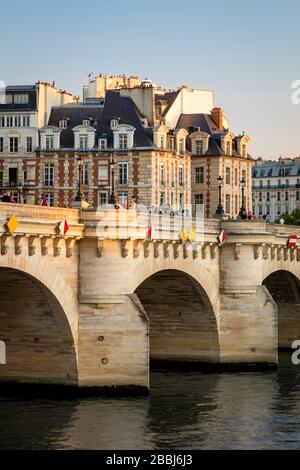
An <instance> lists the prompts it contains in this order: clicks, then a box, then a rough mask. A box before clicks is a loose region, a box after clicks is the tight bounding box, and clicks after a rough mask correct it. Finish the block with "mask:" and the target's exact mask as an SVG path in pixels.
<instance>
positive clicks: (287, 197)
mask: <svg viewBox="0 0 300 470" xmlns="http://www.w3.org/2000/svg"><path fill="white" fill-rule="evenodd" d="M285 200H286V201H288V200H289V193H288V191H286V193H285Z"/></svg>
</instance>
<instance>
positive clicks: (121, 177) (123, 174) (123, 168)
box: [118, 162, 128, 185]
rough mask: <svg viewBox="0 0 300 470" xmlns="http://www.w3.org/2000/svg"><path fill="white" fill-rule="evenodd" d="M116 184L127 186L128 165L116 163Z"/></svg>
mask: <svg viewBox="0 0 300 470" xmlns="http://www.w3.org/2000/svg"><path fill="white" fill-rule="evenodd" d="M118 183H119V184H120V185H126V184H128V163H127V162H124V163H118Z"/></svg>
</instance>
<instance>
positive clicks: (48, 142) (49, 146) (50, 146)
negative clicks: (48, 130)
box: [46, 135, 54, 152]
mask: <svg viewBox="0 0 300 470" xmlns="http://www.w3.org/2000/svg"><path fill="white" fill-rule="evenodd" d="M53 147H54V138H53V135H46V150H47V151H48V152H49V151H51V150H52V149H53Z"/></svg>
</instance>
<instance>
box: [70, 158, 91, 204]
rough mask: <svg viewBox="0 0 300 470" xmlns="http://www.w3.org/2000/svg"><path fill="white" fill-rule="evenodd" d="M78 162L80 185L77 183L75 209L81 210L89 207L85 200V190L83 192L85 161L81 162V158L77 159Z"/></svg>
mask: <svg viewBox="0 0 300 470" xmlns="http://www.w3.org/2000/svg"><path fill="white" fill-rule="evenodd" d="M77 161H78V183H77V188H78V189H77V194H76V197H75V199H74V202H73V204H72V205H73V207H76V208H80V209H87V207H88V206H89V204H88V202H87V201H86V200H85V197H84V194H83V190H82V167H83V161H82V160H81V156H80V155H79V156H78V157H77Z"/></svg>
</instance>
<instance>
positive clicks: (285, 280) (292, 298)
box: [263, 270, 300, 350]
mask: <svg viewBox="0 0 300 470" xmlns="http://www.w3.org/2000/svg"><path fill="white" fill-rule="evenodd" d="M263 285H265V286H266V287H267V289H268V291H269V292H270V294H271V295H272V297H273V299H274V300H275V302H276V304H277V308H278V348H279V349H280V350H286V349H290V348H291V344H292V342H293V341H294V340H296V339H300V281H299V279H298V278H297V277H296V276H295V275H294V274H292V273H291V272H289V271H285V270H279V271H275V272H273V273H272V274H270V275H269V276H268V277H266V279H265V280H264V282H263Z"/></svg>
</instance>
